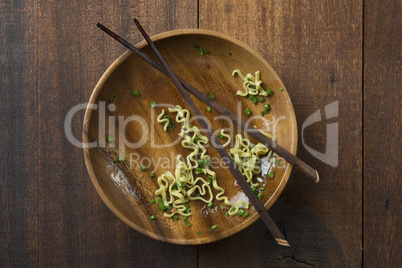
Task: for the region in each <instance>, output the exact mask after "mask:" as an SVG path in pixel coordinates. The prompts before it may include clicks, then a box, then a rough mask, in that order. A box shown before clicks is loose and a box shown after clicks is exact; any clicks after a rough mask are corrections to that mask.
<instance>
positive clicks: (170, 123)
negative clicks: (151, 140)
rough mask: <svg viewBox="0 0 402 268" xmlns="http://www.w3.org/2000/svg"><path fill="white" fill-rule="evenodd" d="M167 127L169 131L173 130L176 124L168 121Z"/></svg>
mask: <svg viewBox="0 0 402 268" xmlns="http://www.w3.org/2000/svg"><path fill="white" fill-rule="evenodd" d="M167 127H168V129H169V130H174V128H175V127H176V123H175V122H173V121H170V120H169V124H168V126H167Z"/></svg>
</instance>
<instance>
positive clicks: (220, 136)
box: [216, 133, 224, 139]
mask: <svg viewBox="0 0 402 268" xmlns="http://www.w3.org/2000/svg"><path fill="white" fill-rule="evenodd" d="M216 136H218V138H220V139H223V138H224V136H223V135H222V134H221V133H219V134H218V135H216Z"/></svg>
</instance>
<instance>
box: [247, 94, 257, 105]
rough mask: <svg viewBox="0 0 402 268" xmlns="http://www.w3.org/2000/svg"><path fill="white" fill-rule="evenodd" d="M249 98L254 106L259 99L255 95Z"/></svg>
mask: <svg viewBox="0 0 402 268" xmlns="http://www.w3.org/2000/svg"><path fill="white" fill-rule="evenodd" d="M248 97H249V98H250V100H251V101H252V102H253V103H254V104H257V102H258V99H257V97H256V96H254V95H249V96H248Z"/></svg>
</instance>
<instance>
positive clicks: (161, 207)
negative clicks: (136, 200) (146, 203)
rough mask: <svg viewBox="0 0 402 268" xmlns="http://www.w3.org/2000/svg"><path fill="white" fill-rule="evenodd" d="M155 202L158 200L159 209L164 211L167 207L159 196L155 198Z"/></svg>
mask: <svg viewBox="0 0 402 268" xmlns="http://www.w3.org/2000/svg"><path fill="white" fill-rule="evenodd" d="M156 202H158V205H159V209H160V210H162V211H165V210H166V209H167V208H166V206H165V204H164V203H163V200H162V198H160V197H158V198H156Z"/></svg>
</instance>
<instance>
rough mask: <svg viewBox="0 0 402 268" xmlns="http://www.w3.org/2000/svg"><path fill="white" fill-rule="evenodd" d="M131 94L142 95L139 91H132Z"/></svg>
mask: <svg viewBox="0 0 402 268" xmlns="http://www.w3.org/2000/svg"><path fill="white" fill-rule="evenodd" d="M131 93H133V95H134V96H138V95H140V92H139V91H138V90H133V91H131Z"/></svg>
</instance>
